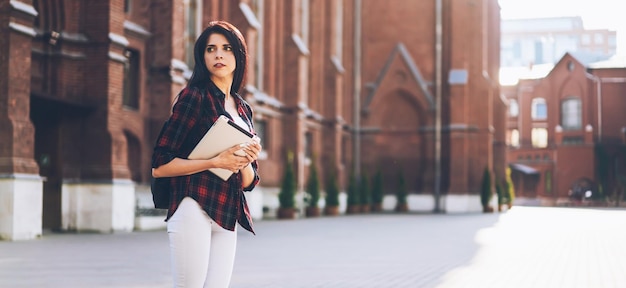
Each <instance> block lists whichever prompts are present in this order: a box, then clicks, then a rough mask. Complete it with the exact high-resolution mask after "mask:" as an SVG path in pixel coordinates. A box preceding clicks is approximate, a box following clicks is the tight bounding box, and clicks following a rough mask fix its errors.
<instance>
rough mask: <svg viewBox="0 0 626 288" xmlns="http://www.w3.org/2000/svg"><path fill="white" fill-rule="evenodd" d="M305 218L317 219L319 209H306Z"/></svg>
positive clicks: (319, 212)
mask: <svg viewBox="0 0 626 288" xmlns="http://www.w3.org/2000/svg"><path fill="white" fill-rule="evenodd" d="M304 213H305V215H306V217H319V216H320V214H321V209H320V207H306V210H304Z"/></svg>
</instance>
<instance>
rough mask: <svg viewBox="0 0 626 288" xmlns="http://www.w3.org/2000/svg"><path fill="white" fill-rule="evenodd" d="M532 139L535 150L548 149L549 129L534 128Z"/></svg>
mask: <svg viewBox="0 0 626 288" xmlns="http://www.w3.org/2000/svg"><path fill="white" fill-rule="evenodd" d="M531 138H532V139H531V141H532V144H533V148H546V147H548V129H546V128H533V130H532V131H531Z"/></svg>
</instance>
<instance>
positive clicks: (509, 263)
mask: <svg viewBox="0 0 626 288" xmlns="http://www.w3.org/2000/svg"><path fill="white" fill-rule="evenodd" d="M255 226H256V230H257V235H256V236H254V235H252V234H250V233H248V232H246V231H244V230H243V229H240V231H239V232H238V233H239V240H238V241H239V242H238V250H237V256H236V262H235V270H234V272H233V278H232V285H231V287H232V288H248V287H250V288H257V287H258V288H269V287H277V288H283V287H287V288H299V287H302V288H308V287H324V288H325V287H340V288H341V287H346V288H352V287H364V288H377V287H412V288H413V287H433V288H456V287H469V288H488V287H498V288H500V287H529V288H530V287H532V288H535V287H546V288H553V287H566V288H572V287H590V288H604V287H626V210H616V209H615V210H614V209H582V208H540V207H517V206H516V207H513V209H511V210H510V211H507V212H504V213H494V214H480V213H469V214H441V215H434V214H393V213H385V214H366V215H342V216H338V217H321V218H306V219H297V220H262V221H257V222H256V223H255ZM170 283H171V280H170V267H169V252H168V242H167V233H166V232H165V231H143V232H132V233H116V234H71V233H65V234H61V233H46V234H44V236H43V237H42V238H41V239H37V240H29V241H18V242H6V241H5V242H0V287H1V288H18V287H29V288H38V287H41V288H47V287H54V288H56V287H63V288H72V287H80V288H83V287H85V288H98V287H128V288H139V287H170V285H171V284H170Z"/></svg>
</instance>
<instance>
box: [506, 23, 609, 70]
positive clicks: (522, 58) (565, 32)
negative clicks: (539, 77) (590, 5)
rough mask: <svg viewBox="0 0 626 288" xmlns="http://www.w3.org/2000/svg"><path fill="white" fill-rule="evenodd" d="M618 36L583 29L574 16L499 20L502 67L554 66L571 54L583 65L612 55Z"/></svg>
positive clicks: (606, 32)
mask: <svg viewBox="0 0 626 288" xmlns="http://www.w3.org/2000/svg"><path fill="white" fill-rule="evenodd" d="M616 48H617V33H616V32H615V31H611V30H608V29H585V27H584V25H583V20H582V18H581V17H580V16H577V17H556V18H533V19H506V20H502V54H501V59H502V60H501V65H502V67H516V66H523V67H527V66H530V65H536V64H546V63H549V64H554V63H556V62H557V61H559V59H561V57H563V55H565V53H570V54H572V55H574V57H576V58H577V59H578V61H580V62H582V63H583V64H588V63H591V62H597V61H601V60H606V59H608V58H610V57H611V56H613V55H615V53H616Z"/></svg>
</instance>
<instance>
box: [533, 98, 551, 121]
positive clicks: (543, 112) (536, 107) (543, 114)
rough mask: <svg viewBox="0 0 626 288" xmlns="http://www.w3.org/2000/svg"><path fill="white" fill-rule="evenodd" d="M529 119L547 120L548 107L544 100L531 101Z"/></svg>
mask: <svg viewBox="0 0 626 288" xmlns="http://www.w3.org/2000/svg"><path fill="white" fill-rule="evenodd" d="M531 107H532V108H531V117H532V119H533V120H546V119H548V106H547V105H546V99H543V98H535V99H533V101H532V106H531Z"/></svg>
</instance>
